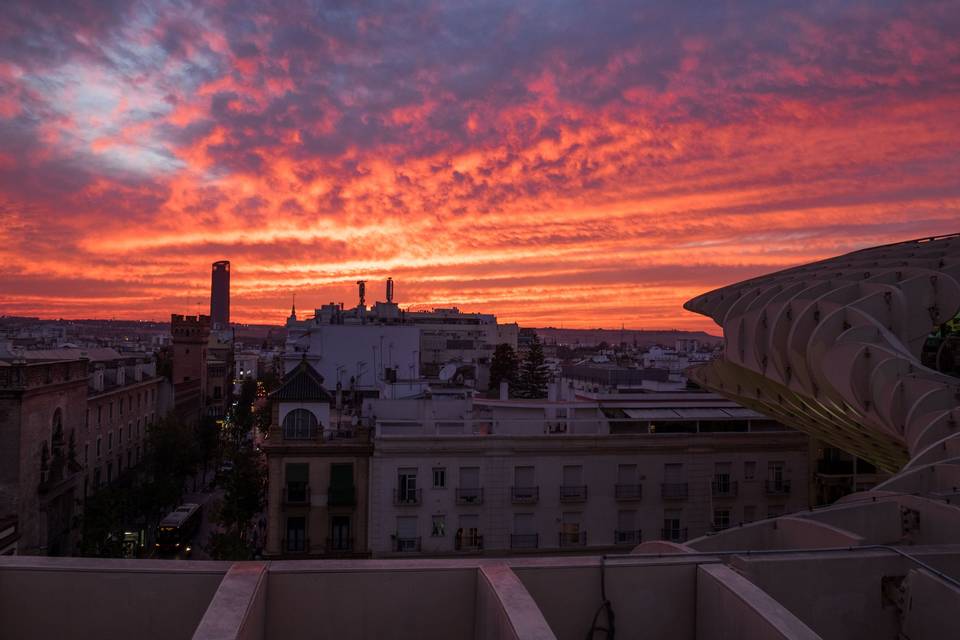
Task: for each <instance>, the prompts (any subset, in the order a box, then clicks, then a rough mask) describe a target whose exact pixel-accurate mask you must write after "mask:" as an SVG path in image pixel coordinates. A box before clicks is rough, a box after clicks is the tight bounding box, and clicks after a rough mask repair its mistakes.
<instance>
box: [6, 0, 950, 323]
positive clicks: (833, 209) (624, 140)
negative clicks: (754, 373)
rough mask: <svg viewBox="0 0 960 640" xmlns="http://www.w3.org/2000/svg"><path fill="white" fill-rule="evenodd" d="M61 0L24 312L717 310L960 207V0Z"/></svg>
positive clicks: (17, 218)
mask: <svg viewBox="0 0 960 640" xmlns="http://www.w3.org/2000/svg"><path fill="white" fill-rule="evenodd" d="M71 6H72V9H71V8H70V7H63V8H61V9H59V10H58V11H57V13H56V17H55V18H54V17H53V16H51V15H50V14H49V12H45V11H44V10H43V9H42V8H41V7H38V6H37V5H35V4H34V3H16V4H14V5H13V6H11V7H9V10H8V11H7V12H5V14H4V15H3V16H0V34H2V35H3V37H2V38H0V40H2V43H0V139H2V140H3V141H4V142H3V143H2V145H0V223H2V224H0V240H2V248H0V263H2V264H3V265H4V269H3V270H2V273H0V310H2V311H3V313H5V314H10V315H36V316H40V317H45V318H51V317H53V318H56V317H69V318H80V317H87V318H111V317H113V318H118V319H119V318H123V319H156V320H162V319H163V318H165V317H168V314H169V313H170V311H171V310H176V311H179V312H182V313H198V312H199V313H206V310H205V308H206V307H207V305H208V298H207V292H208V287H209V276H208V275H207V274H208V270H209V268H210V264H211V263H212V262H214V261H216V260H230V261H231V262H232V264H233V265H234V268H235V271H234V272H233V273H232V275H231V300H232V302H231V306H232V310H231V311H232V317H233V318H234V319H235V320H236V321H239V322H257V323H271V324H276V323H280V322H282V320H283V318H285V317H286V315H287V314H288V313H289V308H290V303H291V299H292V296H293V295H294V294H296V296H297V304H298V308H301V309H308V310H312V309H313V308H315V307H319V306H320V305H322V304H324V303H327V302H330V301H336V302H340V301H343V302H345V303H346V304H347V305H348V306H352V305H353V304H355V301H356V293H355V284H354V283H355V281H356V280H359V279H366V280H368V281H370V283H371V291H370V295H369V296H368V297H369V299H370V300H374V299H383V298H384V295H383V283H384V282H385V280H386V278H387V277H388V276H392V277H393V278H394V279H395V280H396V283H397V285H396V286H397V295H396V299H397V301H398V302H399V303H400V304H401V305H402V306H404V307H412V308H415V309H422V308H429V307H444V306H453V305H456V306H458V307H460V308H461V309H463V310H465V311H485V312H490V313H496V314H497V316H498V319H499V320H500V321H501V322H513V321H516V322H520V323H521V324H523V325H526V326H539V327H542V326H548V325H553V326H560V325H562V326H564V327H569V328H577V327H581V328H593V327H596V326H603V327H608V328H617V327H620V326H621V325H625V326H626V327H628V328H634V329H636V328H650V329H653V328H657V329H666V328H678V329H691V330H706V331H710V332H712V333H714V334H716V333H718V329H717V327H716V325H715V324H714V323H713V322H712V321H711V320H709V319H708V318H704V317H702V316H698V315H695V314H692V313H689V312H686V311H683V310H682V306H681V305H682V303H683V302H684V301H685V300H687V299H689V298H691V297H693V296H694V295H696V294H698V293H700V292H702V291H704V290H709V289H713V288H715V287H718V286H721V285H723V284H726V283H728V282H732V281H739V280H743V279H746V278H749V277H754V276H759V275H761V274H764V273H769V272H771V271H775V270H778V269H781V268H786V267H790V266H794V265H798V264H803V263H808V262H811V261H814V260H818V259H823V258H827V257H829V256H833V255H838V254H842V253H846V252H848V251H851V250H855V249H860V248H864V247H868V246H874V245H878V244H885V243H889V242H895V241H901V240H907V239H911V238H917V237H923V236H932V235H938V234H941V233H947V232H950V231H952V230H953V228H952V227H954V226H955V224H951V223H955V221H956V220H957V219H958V217H960V198H958V196H960V184H958V181H957V178H956V176H957V175H958V169H960V157H958V155H957V152H956V141H957V140H958V139H960V117H958V116H960V97H958V96H960V91H957V89H958V88H960V45H958V44H957V42H956V40H955V37H954V34H956V33H957V32H958V31H960V24H958V21H960V17H958V15H957V12H956V11H951V10H950V9H951V5H950V3H893V4H890V5H885V6H883V7H877V6H874V5H870V4H864V5H855V4H832V3H817V4H815V5H810V6H807V7H804V8H791V9H784V8H778V7H773V6H770V5H769V4H767V3H756V4H744V5H739V6H737V7H732V8H717V7H715V8H711V9H704V8H702V7H701V8H693V7H691V8H686V9H684V8H670V7H658V6H647V7H636V6H635V5H634V4H633V3H627V4H626V5H624V6H622V7H615V6H605V7H603V8H596V7H594V8H577V7H572V6H557V5H553V4H549V5H546V4H545V5H536V4H525V5H524V6H523V7H520V8H516V7H511V6H509V5H505V6H496V5H490V4H487V5H483V6H479V7H458V6H454V5H448V4H446V3H434V4H430V3H426V4H421V5H419V6H418V7H417V8H412V9H406V10H399V9H387V8H380V9H376V10H374V9H372V8H365V9H363V10H360V9H350V8H338V9H332V8H328V9H316V10H314V9H310V10H308V9H305V8H295V7H292V6H288V5H287V4H286V3H283V4H279V5H277V6H272V5H271V4H270V3H231V2H225V3H222V4H214V5H210V6H208V7H205V8H202V9H201V8H191V7H183V6H175V5H169V6H168V5H166V4H164V3H149V4H146V5H140V4H134V5H131V6H129V7H126V8H117V7H114V6H111V5H109V4H107V3H82V2H81V3H77V4H75V5H71Z"/></svg>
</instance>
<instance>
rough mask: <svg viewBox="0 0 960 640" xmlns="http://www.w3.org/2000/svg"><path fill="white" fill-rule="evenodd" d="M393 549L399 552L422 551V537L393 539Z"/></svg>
mask: <svg viewBox="0 0 960 640" xmlns="http://www.w3.org/2000/svg"><path fill="white" fill-rule="evenodd" d="M393 550H394V551H396V552H397V553H417V552H419V551H420V538H419V537H417V538H399V537H396V538H394V539H393Z"/></svg>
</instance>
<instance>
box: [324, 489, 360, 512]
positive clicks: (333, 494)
mask: <svg viewBox="0 0 960 640" xmlns="http://www.w3.org/2000/svg"><path fill="white" fill-rule="evenodd" d="M355 504H357V490H356V487H351V486H342V487H330V488H329V489H327V505H328V506H331V507H352V506H354V505H355Z"/></svg>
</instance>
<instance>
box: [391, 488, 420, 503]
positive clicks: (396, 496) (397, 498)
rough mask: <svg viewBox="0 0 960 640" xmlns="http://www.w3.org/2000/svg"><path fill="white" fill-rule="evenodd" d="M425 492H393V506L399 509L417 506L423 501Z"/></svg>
mask: <svg viewBox="0 0 960 640" xmlns="http://www.w3.org/2000/svg"><path fill="white" fill-rule="evenodd" d="M422 495H423V491H422V490H421V489H408V490H405V491H400V490H398V489H394V490H393V504H394V505H396V506H398V507H405V506H406V507H408V506H416V505H418V504H420V502H421V500H422Z"/></svg>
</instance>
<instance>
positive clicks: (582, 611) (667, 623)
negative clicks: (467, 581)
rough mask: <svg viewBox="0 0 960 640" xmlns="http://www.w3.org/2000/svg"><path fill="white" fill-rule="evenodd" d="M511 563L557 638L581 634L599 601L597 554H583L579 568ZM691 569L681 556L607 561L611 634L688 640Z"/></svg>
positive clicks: (691, 633) (571, 639) (692, 610)
mask: <svg viewBox="0 0 960 640" xmlns="http://www.w3.org/2000/svg"><path fill="white" fill-rule="evenodd" d="M511 564H512V567H513V572H514V573H515V574H516V575H517V577H519V578H520V580H521V582H523V584H524V586H525V587H526V588H527V591H529V592H530V595H532V596H533V599H534V600H535V601H536V603H537V606H539V607H540V610H541V611H542V612H543V615H544V617H545V618H546V620H547V622H548V623H549V625H550V628H551V629H553V632H554V633H555V634H556V636H557V638H558V639H559V640H582V639H583V638H584V637H586V634H587V631H588V630H589V629H590V625H591V624H592V622H593V616H594V614H595V613H596V612H597V609H598V608H599V607H600V604H601V598H600V559H599V558H596V557H593V558H584V559H583V560H582V564H580V565H579V566H571V564H572V561H566V562H564V563H563V564H562V565H561V564H558V565H556V566H550V564H548V563H545V562H542V561H541V562H540V563H536V562H534V561H530V562H529V563H526V562H523V561H519V560H518V561H514V562H512V563H511ZM525 565H526V566H525ZM696 571H697V565H696V564H694V563H692V562H690V561H687V560H684V559H682V558H681V559H679V560H674V559H663V560H645V561H644V564H642V565H640V564H636V563H630V564H625V563H623V562H622V561H617V560H609V561H608V563H607V566H606V568H605V573H606V580H607V586H606V590H607V597H608V598H609V599H610V601H611V603H612V606H613V611H614V615H615V616H616V628H617V637H624V638H639V637H644V638H669V639H670V640H694V638H695V631H696V629H695V627H696V615H695V614H696V591H697V574H696Z"/></svg>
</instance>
